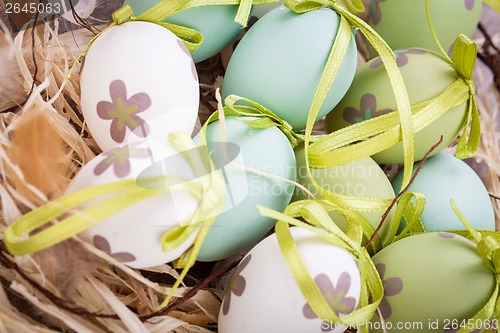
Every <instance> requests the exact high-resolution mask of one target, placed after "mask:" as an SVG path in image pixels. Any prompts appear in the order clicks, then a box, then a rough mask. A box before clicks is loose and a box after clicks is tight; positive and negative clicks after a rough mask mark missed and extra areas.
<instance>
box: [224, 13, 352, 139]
mask: <svg viewBox="0 0 500 333" xmlns="http://www.w3.org/2000/svg"><path fill="white" fill-rule="evenodd" d="M339 21H340V20H339V15H338V14H337V13H336V12H334V11H332V10H330V9H327V8H322V9H318V10H314V11H310V12H307V13H304V14H295V13H294V12H292V11H290V10H289V9H288V8H285V7H278V8H276V9H273V10H272V11H270V12H269V13H267V14H266V15H264V16H263V17H262V18H261V19H260V20H259V21H257V23H255V24H254V25H253V26H252V28H250V30H249V31H248V32H247V34H246V35H245V36H243V38H242V39H241V41H240V43H239V44H238V46H237V47H236V49H235V51H234V54H233V55H232V57H231V59H230V61H229V64H228V67H227V70H226V75H225V77H224V82H223V87H222V95H223V97H224V98H225V97H227V96H228V95H231V94H235V95H239V96H242V97H246V98H249V99H251V100H254V101H256V102H258V103H260V104H262V105H264V106H265V107H267V108H268V109H270V110H271V111H273V112H274V113H276V114H277V115H278V116H279V117H280V118H282V119H284V120H286V121H287V122H288V123H290V124H291V125H292V126H293V128H294V130H297V131H299V130H302V129H304V128H305V126H306V122H307V116H308V114H309V109H310V107H311V103H312V101H313V97H314V93H315V91H316V88H317V86H318V83H319V80H320V77H321V74H322V72H323V69H324V67H325V64H326V60H327V58H328V55H329V53H330V50H331V48H332V44H333V41H334V39H335V36H336V35H337V30H338V27H339ZM356 63H357V51H356V44H355V42H354V36H353V37H352V38H351V42H350V43H349V46H348V50H347V54H346V55H345V57H344V59H343V60H342V63H341V65H340V69H339V71H338V74H337V77H336V78H335V80H334V82H333V85H332V87H331V89H330V90H329V92H328V94H327V96H326V99H325V102H324V103H323V106H322V107H321V110H320V112H319V115H318V118H317V119H320V118H322V117H323V116H325V115H326V114H327V113H328V112H330V110H331V109H332V108H333V107H334V106H335V105H336V104H337V103H338V101H339V100H340V99H341V98H342V96H344V94H345V92H346V91H347V89H348V88H349V85H350V84H351V82H352V78H353V76H354V72H355V69H356Z"/></svg>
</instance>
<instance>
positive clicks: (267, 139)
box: [198, 117, 296, 261]
mask: <svg viewBox="0 0 500 333" xmlns="http://www.w3.org/2000/svg"><path fill="white" fill-rule="evenodd" d="M249 120H254V118H248V117H246V118H243V117H239V118H235V117H228V118H226V126H225V133H226V140H227V142H230V143H234V144H236V145H237V146H238V147H239V154H238V157H237V158H236V159H235V160H234V161H229V162H230V163H228V164H227V165H226V166H224V167H223V168H222V169H221V171H223V175H224V179H225V182H226V196H225V199H224V208H223V211H222V213H221V214H220V215H219V216H218V217H217V219H216V221H215V223H214V224H213V225H212V226H211V228H210V231H209V233H208V235H207V238H206V239H205V241H204V243H203V246H202V248H201V251H200V254H199V256H198V260H200V261H213V260H219V259H222V258H226V257H228V256H230V255H233V254H236V253H238V252H239V251H241V250H244V249H245V248H247V247H249V246H252V245H255V244H256V243H257V242H258V241H259V240H260V239H261V238H262V237H263V236H264V235H265V234H266V233H267V232H268V231H269V230H271V229H272V228H273V227H274V224H275V223H276V221H275V220H273V219H270V218H267V217H264V216H262V215H261V214H260V213H259V211H258V209H257V206H258V205H261V206H263V207H267V208H270V209H274V210H277V211H283V210H284V209H285V208H286V207H287V206H288V204H289V203H290V199H291V197H292V195H293V191H294V188H295V185H294V184H293V183H291V182H289V181H295V179H296V162H295V156H294V154H293V149H292V147H291V145H290V142H289V141H288V139H287V137H286V136H285V135H284V134H283V132H282V131H281V130H280V129H278V128H277V127H272V128H268V129H256V128H252V127H250V126H248V125H247V124H245V123H244V122H243V121H249ZM221 141H223V139H222V136H221V126H220V123H219V122H218V121H217V122H214V123H212V124H210V125H209V126H208V128H207V144H208V146H209V148H210V146H211V143H217V142H221ZM244 168H246V169H244ZM254 170H255V171H257V172H259V173H261V174H257V173H255V172H254ZM286 180H288V181H286Z"/></svg>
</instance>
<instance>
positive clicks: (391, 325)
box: [370, 232, 497, 333]
mask: <svg viewBox="0 0 500 333" xmlns="http://www.w3.org/2000/svg"><path fill="white" fill-rule="evenodd" d="M476 250H477V246H476V244H475V243H473V242H472V241H470V240H468V239H466V238H465V237H462V236H458V235H455V234H450V233H444V232H438V233H423V234H418V235H413V236H410V237H406V238H403V239H402V240H399V241H397V242H395V243H393V244H391V245H389V246H388V247H386V248H384V249H383V250H381V251H380V252H379V253H377V254H376V255H375V256H373V262H374V264H375V267H376V268H377V270H378V272H379V275H380V278H381V279H382V283H383V285H384V298H383V299H382V302H381V303H380V306H379V311H378V312H379V313H380V314H381V315H382V317H383V318H384V321H385V327H386V328H388V330H387V332H391V333H395V332H406V333H410V332H411V333H417V332H418V333H431V332H432V333H438V332H439V333H442V332H443V331H444V328H446V327H448V328H451V325H450V321H452V320H456V321H458V323H460V322H462V320H465V322H467V320H468V319H469V318H472V317H473V316H474V315H475V314H476V313H477V312H478V311H479V310H480V309H481V308H482V307H483V306H484V305H485V304H486V302H487V301H488V300H489V298H490V297H491V296H492V294H493V291H494V289H495V284H496V283H497V282H496V279H495V274H494V273H493V272H492V271H490V270H489V269H488V268H487V267H486V266H485V264H484V263H483V261H482V260H481V258H480V257H479V255H478V253H477V252H476ZM381 325H382V324H381V322H380V318H379V315H377V314H376V315H375V316H374V317H373V318H372V321H371V322H370V327H371V329H370V332H377V333H378V332H383V330H382V329H381ZM398 325H399V326H398ZM477 325H478V326H477V327H476V328H479V326H480V325H481V323H479V322H478V323H477ZM471 331H472V330H471ZM450 332H451V331H450Z"/></svg>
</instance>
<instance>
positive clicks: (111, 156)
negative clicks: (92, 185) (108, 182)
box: [94, 143, 151, 178]
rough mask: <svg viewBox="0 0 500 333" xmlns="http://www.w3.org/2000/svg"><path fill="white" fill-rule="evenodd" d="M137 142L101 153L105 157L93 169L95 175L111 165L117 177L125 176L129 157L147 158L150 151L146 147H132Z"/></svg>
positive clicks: (128, 167) (128, 165)
mask: <svg viewBox="0 0 500 333" xmlns="http://www.w3.org/2000/svg"><path fill="white" fill-rule="evenodd" d="M138 144H139V143H136V144H132V145H129V146H125V147H121V148H115V149H111V150H109V151H107V152H105V153H103V154H102V156H104V157H106V158H105V159H104V160H102V161H101V162H100V163H99V164H97V165H96V167H95V169H94V174H95V175H96V176H99V175H101V174H102V173H103V172H104V171H106V170H107V169H108V168H109V167H111V166H113V171H114V173H115V176H116V177H117V178H123V177H126V176H127V175H128V174H129V173H130V168H131V166H130V160H129V159H131V158H137V159H139V158H149V157H150V156H151V151H150V150H149V149H148V148H134V147H135V146H137V145H138Z"/></svg>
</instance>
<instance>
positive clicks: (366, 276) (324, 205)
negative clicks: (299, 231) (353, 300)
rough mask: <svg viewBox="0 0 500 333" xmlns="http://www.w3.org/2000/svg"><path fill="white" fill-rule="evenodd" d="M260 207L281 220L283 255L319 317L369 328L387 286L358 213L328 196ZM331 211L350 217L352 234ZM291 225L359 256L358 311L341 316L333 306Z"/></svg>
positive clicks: (279, 233) (278, 229)
mask: <svg viewBox="0 0 500 333" xmlns="http://www.w3.org/2000/svg"><path fill="white" fill-rule="evenodd" d="M258 208H259V211H260V213H261V214H262V215H264V216H267V217H270V218H273V219H276V220H277V221H278V222H277V224H276V227H275V230H276V237H277V239H278V243H279V246H280V249H281V251H282V253H283V258H284V259H285V261H286V263H287V265H288V267H289V269H290V272H291V274H292V276H293V278H294V279H295V281H296V283H297V285H298V286H299V288H300V290H301V291H302V294H303V295H304V297H305V298H306V300H307V302H308V304H309V305H310V306H311V309H312V310H313V311H314V312H315V313H316V314H317V315H318V317H319V318H321V319H323V320H331V321H332V322H337V323H342V324H345V325H347V326H351V327H356V328H359V329H360V330H361V332H363V333H365V332H368V329H367V327H366V326H365V324H366V323H368V322H369V321H370V319H371V318H372V317H373V315H374V314H375V311H376V310H377V308H378V306H379V304H380V301H381V300H382V297H383V294H384V288H383V285H382V281H381V280H380V276H379V274H378V272H377V270H376V268H375V265H374V264H373V262H372V260H371V259H370V255H369V254H368V251H367V250H366V249H365V248H364V247H363V246H362V245H361V242H362V235H363V231H362V229H361V226H360V225H359V224H358V223H357V220H358V216H357V213H356V212H353V211H351V210H348V209H344V208H342V207H339V206H337V205H335V204H333V203H331V202H329V201H327V200H303V201H297V202H294V203H292V204H290V205H289V206H288V207H287V208H286V210H285V211H284V213H280V212H277V211H274V210H271V209H268V208H263V207H258ZM329 211H337V212H339V213H340V214H342V215H343V216H344V217H345V218H346V221H347V222H348V224H349V225H350V226H351V229H352V235H351V236H348V235H346V234H344V233H343V232H342V231H341V230H340V229H339V227H338V226H337V225H336V224H335V222H333V221H332V219H331V218H330V216H329V215H328V212H329ZM299 218H300V219H299ZM302 220H303V221H306V222H303V221H302ZM290 226H298V227H301V228H304V229H307V230H309V231H310V232H312V233H314V234H316V235H317V236H318V237H320V238H321V239H323V240H326V241H327V242H329V243H331V244H332V245H335V246H338V247H341V248H344V249H346V250H348V251H349V252H350V253H351V254H352V255H354V256H355V257H356V258H357V259H358V268H359V272H360V276H361V294H360V299H359V306H358V308H357V309H356V310H355V311H353V312H351V313H349V314H346V315H345V316H342V317H339V316H338V315H337V314H336V313H335V311H333V309H332V308H331V307H330V306H329V304H328V302H327V300H326V299H325V296H324V295H323V294H322V293H321V291H320V289H319V287H318V285H317V284H316V283H315V282H314V279H313V277H312V276H311V274H310V273H309V272H308V270H307V268H306V267H307V266H306V265H305V263H304V261H303V260H302V257H301V256H300V253H299V252H298V249H297V246H296V244H295V241H294V240H293V238H292V235H291V233H290V230H289V228H290ZM332 264H333V263H332ZM370 300H371V301H370Z"/></svg>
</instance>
